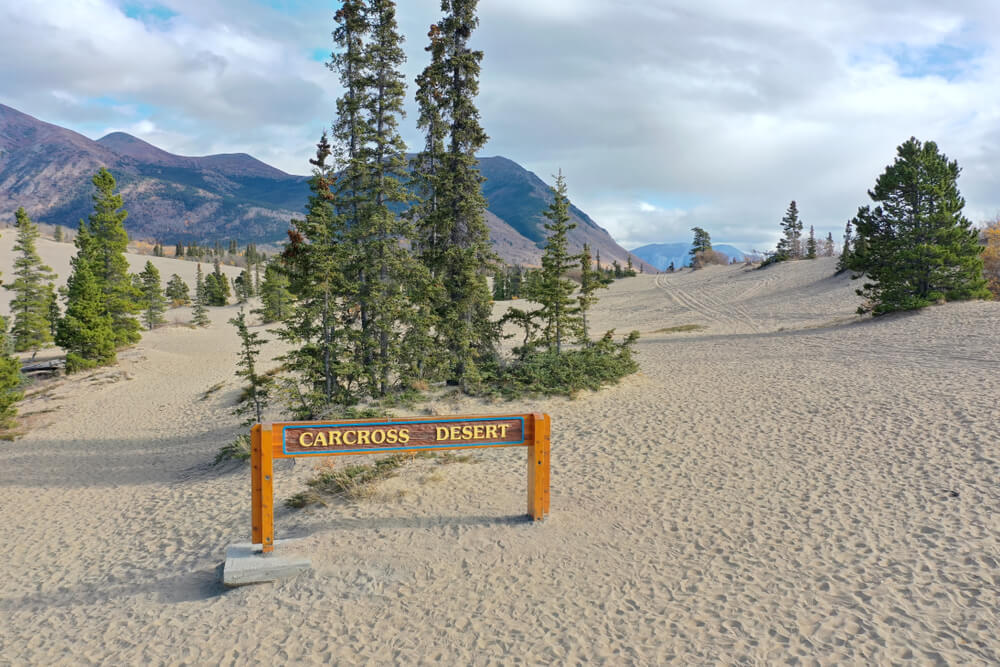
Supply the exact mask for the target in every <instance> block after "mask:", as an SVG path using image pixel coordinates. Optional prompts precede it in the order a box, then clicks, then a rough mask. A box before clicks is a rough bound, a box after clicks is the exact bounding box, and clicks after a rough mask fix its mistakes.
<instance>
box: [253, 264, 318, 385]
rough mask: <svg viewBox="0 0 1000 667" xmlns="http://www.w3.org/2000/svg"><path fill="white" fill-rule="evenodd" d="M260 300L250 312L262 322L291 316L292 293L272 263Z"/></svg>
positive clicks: (267, 272) (262, 287)
mask: <svg viewBox="0 0 1000 667" xmlns="http://www.w3.org/2000/svg"><path fill="white" fill-rule="evenodd" d="M260 301H261V307H260V308H259V309H257V310H254V311H251V312H254V313H257V314H259V315H260V317H261V320H263V322H264V324H270V323H271V322H283V321H285V320H286V319H287V318H289V317H290V316H292V294H291V292H290V291H289V290H288V278H287V277H286V276H285V274H284V273H282V272H281V270H279V268H278V266H277V265H276V264H274V263H272V264H268V265H267V268H266V269H265V270H264V282H263V283H261V287H260ZM309 305H312V304H309V303H305V300H304V302H303V304H302V305H301V307H302V308H305V307H308V306H309ZM302 315H303V313H299V317H301V316H302ZM329 315H332V313H331V314H329ZM306 340H308V339H306ZM324 380H325V378H324Z"/></svg>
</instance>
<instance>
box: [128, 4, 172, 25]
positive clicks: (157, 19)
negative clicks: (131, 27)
mask: <svg viewBox="0 0 1000 667" xmlns="http://www.w3.org/2000/svg"><path fill="white" fill-rule="evenodd" d="M122 12H124V14H125V16H127V17H129V18H130V19H135V20H137V21H142V22H143V24H145V25H147V26H151V25H158V24H162V23H166V22H167V21H169V20H170V19H172V18H173V17H175V16H177V15H178V14H177V12H175V11H174V10H172V9H170V8H169V7H164V6H163V5H159V4H156V3H146V2H126V3H125V4H124V5H122Z"/></svg>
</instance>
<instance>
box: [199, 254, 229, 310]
mask: <svg viewBox="0 0 1000 667" xmlns="http://www.w3.org/2000/svg"><path fill="white" fill-rule="evenodd" d="M212 264H213V268H212V272H211V273H210V274H208V275H207V276H205V297H206V304H207V305H209V306H225V305H226V304H228V303H229V296H230V295H231V294H232V291H231V290H230V289H229V278H227V277H226V274H224V273H223V272H222V264H221V262H220V260H219V258H218V257H216V258H215V260H213V262H212Z"/></svg>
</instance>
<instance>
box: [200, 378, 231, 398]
mask: <svg viewBox="0 0 1000 667" xmlns="http://www.w3.org/2000/svg"><path fill="white" fill-rule="evenodd" d="M225 386H226V383H225V382H217V383H215V384H213V385H212V386H211V387H209V388H208V389H206V390H205V393H204V394H202V395H201V400H203V401H206V400H208V397H209V396H211V395H212V394H214V393H215V392H217V391H219V390H220V389H222V388H223V387H225Z"/></svg>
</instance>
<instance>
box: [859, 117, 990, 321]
mask: <svg viewBox="0 0 1000 667" xmlns="http://www.w3.org/2000/svg"><path fill="white" fill-rule="evenodd" d="M896 152H897V156H896V160H895V162H894V163H893V164H891V165H889V166H887V167H886V169H885V171H884V172H883V173H882V175H881V176H879V177H878V180H876V182H875V188H874V189H873V190H869V192H868V196H869V197H871V199H872V201H874V202H877V203H878V204H879V205H878V206H876V207H875V208H874V209H871V208H870V207H869V206H863V207H861V208H860V209H859V210H858V215H857V217H856V218H855V219H854V226H855V229H856V230H857V236H858V240H859V242H861V243H862V244H863V248H864V252H863V254H859V253H858V250H857V248H858V244H857V243H856V244H855V257H854V259H853V260H852V267H851V268H854V269H855V270H859V271H863V272H864V274H865V275H866V276H867V278H868V280H869V281H870V282H866V283H865V284H864V286H863V287H862V289H860V290H858V294H859V295H861V296H864V297H866V298H867V299H868V304H866V305H865V306H862V307H861V308H859V312H867V311H871V312H872V313H873V314H875V315H881V314H883V313H888V312H892V311H896V310H911V309H914V308H921V307H923V306H927V305H930V304H932V303H934V302H935V301H938V300H941V299H947V300H961V299H974V298H988V295H989V292H988V290H987V289H986V287H985V281H984V280H983V275H982V274H983V260H982V257H981V256H980V252H981V248H980V246H979V241H978V234H977V232H976V230H975V229H974V228H973V227H972V223H971V222H970V221H969V220H968V219H967V218H965V216H963V215H962V208H963V207H964V206H965V200H964V199H963V198H962V196H961V195H960V194H959V191H958V185H957V180H958V174H959V171H960V170H959V167H958V163H957V162H955V161H949V160H948V158H947V157H946V156H945V155H944V154H943V153H941V152H939V151H938V147H937V144H935V143H934V142H933V141H928V142H926V143H921V142H920V141H918V140H917V139H916V138H914V137H911V138H910V139H908V140H907V141H906V142H904V143H903V144H902V145H900V146H899V147H898V148H897V151H896Z"/></svg>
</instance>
